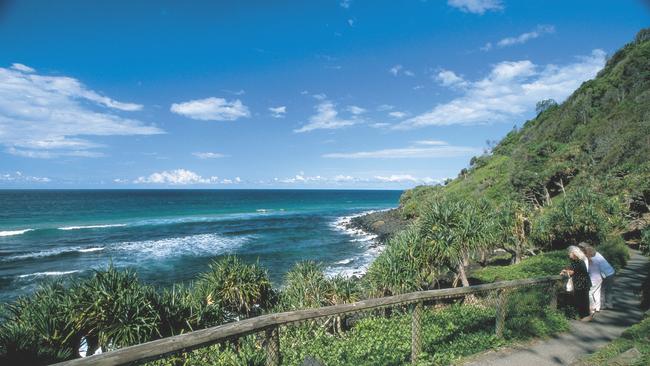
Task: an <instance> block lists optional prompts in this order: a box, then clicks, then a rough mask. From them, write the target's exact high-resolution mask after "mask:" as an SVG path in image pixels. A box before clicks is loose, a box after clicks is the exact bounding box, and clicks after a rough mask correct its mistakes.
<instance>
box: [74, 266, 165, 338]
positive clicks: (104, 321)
mask: <svg viewBox="0 0 650 366" xmlns="http://www.w3.org/2000/svg"><path fill="white" fill-rule="evenodd" d="M71 294H72V297H73V301H72V311H73V314H74V315H73V319H72V322H73V324H74V327H75V329H76V330H78V331H79V334H81V335H85V336H86V337H87V338H89V339H97V341H98V342H99V345H100V346H101V347H102V348H103V349H104V350H111V349H115V348H120V347H125V346H130V345H133V344H138V343H142V342H146V341H149V340H151V339H153V338H157V337H160V336H161V334H160V332H159V326H160V316H159V314H158V312H157V311H156V309H155V303H156V302H157V300H156V296H157V294H156V292H155V291H154V289H153V288H152V287H150V286H145V285H143V284H141V283H140V282H139V281H138V277H137V276H136V274H135V272H132V271H130V270H123V271H119V270H117V269H115V268H114V267H113V266H110V267H109V268H108V269H107V270H105V271H95V273H94V274H93V276H92V277H91V278H90V279H88V280H86V281H84V282H82V283H81V284H79V285H77V286H75V287H73V288H72V289H71Z"/></svg>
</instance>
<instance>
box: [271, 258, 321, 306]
mask: <svg viewBox="0 0 650 366" xmlns="http://www.w3.org/2000/svg"><path fill="white" fill-rule="evenodd" d="M284 285H285V286H284V288H283V290H282V293H281V302H282V306H283V307H284V308H285V309H304V308H315V307H319V306H327V305H332V297H333V289H332V284H331V283H330V281H328V280H327V278H326V277H325V275H324V274H323V265H322V264H320V263H316V262H314V261H305V262H299V263H296V265H294V267H293V268H292V269H291V270H290V271H289V272H287V274H286V275H285V281H284Z"/></svg>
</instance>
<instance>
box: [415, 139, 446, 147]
mask: <svg viewBox="0 0 650 366" xmlns="http://www.w3.org/2000/svg"><path fill="white" fill-rule="evenodd" d="M415 144H416V145H428V146H443V145H449V144H448V143H447V142H446V141H442V140H419V141H415Z"/></svg>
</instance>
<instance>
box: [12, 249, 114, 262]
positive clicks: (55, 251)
mask: <svg viewBox="0 0 650 366" xmlns="http://www.w3.org/2000/svg"><path fill="white" fill-rule="evenodd" d="M100 250H104V248H101V247H95V248H82V247H63V248H56V249H48V250H42V251H40V252H30V253H25V254H16V255H12V256H9V257H7V258H4V259H3V260H2V261H3V262H10V261H15V260H21V259H33V258H44V257H53V256H57V255H60V254H66V253H91V252H97V251H100Z"/></svg>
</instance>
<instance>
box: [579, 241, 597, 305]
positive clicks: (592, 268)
mask: <svg viewBox="0 0 650 366" xmlns="http://www.w3.org/2000/svg"><path fill="white" fill-rule="evenodd" d="M578 247H579V248H580V249H581V250H582V252H583V253H584V254H585V256H587V259H588V260H589V265H588V266H587V267H588V268H589V278H590V279H591V288H590V289H589V312H590V313H591V316H594V315H595V314H596V313H597V312H599V311H600V290H601V286H602V284H603V275H602V269H601V268H600V262H599V261H597V260H594V256H595V255H596V249H594V247H592V246H591V245H589V244H587V243H580V244H578Z"/></svg>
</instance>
